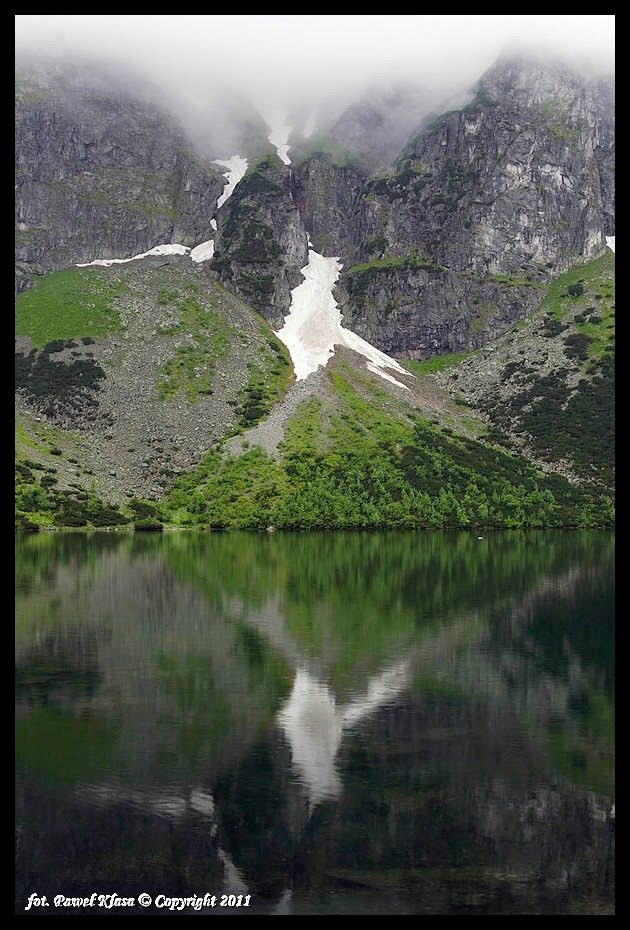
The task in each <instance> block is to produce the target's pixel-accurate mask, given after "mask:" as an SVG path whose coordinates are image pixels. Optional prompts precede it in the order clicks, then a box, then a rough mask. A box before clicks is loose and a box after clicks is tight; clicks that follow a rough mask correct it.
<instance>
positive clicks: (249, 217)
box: [212, 156, 308, 328]
mask: <svg viewBox="0 0 630 930" xmlns="http://www.w3.org/2000/svg"><path fill="white" fill-rule="evenodd" d="M292 184H293V182H292V173H291V172H290V171H289V170H288V169H287V168H285V167H284V165H283V164H282V162H280V160H279V159H278V158H276V157H275V156H269V157H268V158H265V159H263V160H262V161H261V162H259V164H258V165H257V166H256V167H255V168H254V169H253V170H252V171H250V172H249V173H248V174H246V175H245V177H244V178H243V180H242V181H241V182H240V183H239V184H238V186H237V188H236V190H235V192H234V194H233V195H232V197H231V198H230V199H229V200H228V201H227V202H226V204H225V207H224V208H223V209H222V210H221V212H220V214H219V219H218V230H217V233H216V236H215V240H214V242H215V252H214V260H213V263H212V269H213V271H215V272H216V273H217V274H218V275H219V277H220V278H221V280H222V281H223V282H224V283H225V284H226V285H227V286H228V287H230V288H231V289H232V290H233V291H234V292H235V293H236V294H238V295H239V297H242V298H243V299H244V300H246V301H247V302H248V303H250V304H251V305H252V306H253V307H255V308H256V310H258V311H259V312H260V313H262V315H263V316H264V317H265V318H266V319H267V320H268V321H269V322H270V323H271V324H272V325H273V326H274V327H276V328H278V327H280V326H282V322H283V318H284V316H285V315H286V314H287V312H288V310H289V306H290V304H291V288H293V287H296V286H297V285H298V284H300V283H301V282H302V280H303V278H302V275H301V274H300V268H303V267H304V265H305V264H306V263H307V261H308V239H307V234H306V229H305V227H304V223H303V222H302V219H301V217H300V213H299V211H298V208H297V206H296V204H295V202H294V197H293V186H292Z"/></svg>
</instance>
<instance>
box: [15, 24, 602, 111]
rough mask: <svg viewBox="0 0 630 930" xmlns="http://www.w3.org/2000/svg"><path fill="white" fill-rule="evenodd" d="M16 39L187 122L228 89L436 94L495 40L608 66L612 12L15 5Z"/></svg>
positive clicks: (309, 103) (260, 105)
mask: <svg viewBox="0 0 630 930" xmlns="http://www.w3.org/2000/svg"><path fill="white" fill-rule="evenodd" d="M16 49H17V54H18V57H19V56H20V55H21V54H23V53H24V52H35V53H45V54H46V55H49V56H53V57H55V58H61V59H62V60H64V59H67V60H72V59H74V58H76V57H77V56H81V57H88V58H94V59H96V60H98V61H100V62H105V63H109V64H110V65H111V64H113V65H114V66H122V67H124V68H125V70H128V69H130V68H131V69H134V70H136V71H137V72H138V73H139V74H140V75H141V76H142V77H143V78H145V79H148V80H150V81H151V82H153V83H154V84H155V85H157V87H158V88H159V91H160V94H161V95H162V96H163V99H164V100H165V101H167V102H168V104H169V106H171V107H173V108H174V109H176V110H177V111H178V113H179V115H180V117H181V118H182V119H183V120H184V122H185V123H186V124H187V126H188V128H191V127H194V126H195V125H196V124H198V122H199V119H200V118H201V117H202V116H203V114H206V115H207V114H208V113H216V114H217V116H216V118H217V119H219V118H220V117H219V116H218V114H219V113H220V112H221V108H222V106H224V105H225V101H226V100H227V99H228V98H229V99H230V100H231V101H234V100H237V99H239V98H241V100H242V101H243V105H244V106H245V105H246V104H249V103H253V104H254V105H255V106H256V107H257V109H258V110H262V111H263V112H264V111H265V110H268V109H269V108H270V107H276V108H277V107H281V108H284V109H286V110H287V111H290V112H293V113H295V112H299V113H301V114H305V113H307V112H310V111H312V110H313V109H315V110H317V112H318V113H319V114H320V116H319V120H320V122H321V121H323V122H327V121H328V122H330V120H331V119H332V118H333V117H334V116H335V115H336V114H338V113H339V112H340V111H341V110H342V109H343V107H345V106H346V105H347V104H348V103H349V102H350V101H352V100H353V99H356V98H357V97H359V96H361V95H362V94H365V93H366V92H369V93H374V92H375V89H386V88H389V87H393V86H396V85H398V84H400V83H404V84H407V85H414V86H419V87H422V88H423V89H424V90H425V91H427V92H428V93H429V94H430V95H431V97H432V99H434V100H435V103H436V105H438V103H439V101H440V100H441V99H447V98H449V97H450V96H452V95H457V94H458V93H461V92H462V91H464V90H465V89H466V88H467V87H469V86H470V85H471V84H472V83H473V82H474V81H475V80H476V79H477V78H479V76H480V75H481V74H482V72H483V71H484V70H485V69H486V68H487V67H488V66H489V65H490V64H492V62H493V60H494V59H495V58H496V57H497V56H498V55H499V54H500V53H501V52H503V51H505V50H511V49H517V50H520V51H533V52H537V53H544V54H553V55H557V56H561V57H563V58H569V59H570V60H572V61H574V62H577V63H578V64H579V65H580V67H586V68H590V69H595V70H604V71H608V72H610V71H611V70H612V68H613V61H614V59H613V56H614V17H613V16H610V15H606V16H577V15H564V16H562V15H553V16H542V15H530V16H521V15H503V16H493V15H442V16H385V15H382V16H347V15H339V16H335V15H320V16H311V15H290V16H289V15H274V16H271V15H270V16H247V15H240V16H234V15H232V16H219V15H205V16H196V15H195V16H193V15H181V16H180V15H144V16H137V15H133V16H131V15H130V16H123V15H100V14H99V15H84V16H82V15H74V16H70V15H68V16H61V15H52V16H43V15H40V16H38V15H19V16H16Z"/></svg>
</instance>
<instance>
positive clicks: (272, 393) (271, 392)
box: [236, 331, 293, 432]
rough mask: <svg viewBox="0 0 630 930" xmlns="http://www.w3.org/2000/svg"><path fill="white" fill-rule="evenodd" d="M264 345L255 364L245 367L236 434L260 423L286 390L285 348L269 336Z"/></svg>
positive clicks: (288, 377) (288, 368)
mask: <svg viewBox="0 0 630 930" xmlns="http://www.w3.org/2000/svg"><path fill="white" fill-rule="evenodd" d="M263 332H264V331H263ZM265 335H267V334H266V333H265ZM267 345H268V346H269V350H270V351H263V352H262V353H261V355H260V357H259V361H258V363H254V362H250V363H249V365H248V366H247V367H248V369H249V380H248V382H247V384H246V385H245V387H244V388H243V390H242V391H241V393H240V395H239V401H238V406H237V408H236V413H237V427H236V429H237V431H238V432H240V431H241V430H243V429H247V428H248V427H250V426H255V424H256V423H259V422H260V420H263V419H264V418H265V417H266V416H267V414H268V413H270V411H271V409H272V408H273V406H274V405H275V404H276V403H278V401H279V400H281V399H282V397H283V396H284V394H285V393H286V391H287V389H288V387H289V383H290V381H291V378H292V375H293V366H292V364H291V358H290V356H289V353H288V350H287V348H286V346H285V345H284V344H283V343H282V342H280V340H279V339H278V338H277V337H276V336H275V335H274V334H273V333H272V334H271V335H268V336H267Z"/></svg>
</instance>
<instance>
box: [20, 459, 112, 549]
mask: <svg viewBox="0 0 630 930" xmlns="http://www.w3.org/2000/svg"><path fill="white" fill-rule="evenodd" d="M56 483H57V478H56V477H55V469H54V468H51V467H48V466H45V465H41V464H40V463H38V462H34V461H31V460H29V459H20V458H18V460H17V461H16V464H15V527H16V529H17V530H23V531H26V532H36V531H37V530H38V529H40V528H41V527H51V526H60V527H61V526H94V527H96V526H115V525H120V524H125V523H129V517H128V516H126V515H125V514H123V513H122V512H121V510H120V508H119V507H118V506H117V505H116V504H111V503H108V502H105V501H103V500H102V499H101V498H100V497H99V495H98V493H97V491H96V488H91V489H89V490H83V489H81V488H79V487H76V488H69V489H68V490H65V491H62V490H57V489H56V488H55V484H56Z"/></svg>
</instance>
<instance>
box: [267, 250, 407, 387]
mask: <svg viewBox="0 0 630 930" xmlns="http://www.w3.org/2000/svg"><path fill="white" fill-rule="evenodd" d="M341 267H342V265H341V262H340V261H339V259H338V258H324V256H323V255H320V254H319V253H318V252H315V251H314V250H313V249H309V252H308V264H307V265H305V266H304V268H302V274H303V275H304V281H303V282H302V284H298V286H297V287H294V288H293V290H292V291H291V306H290V308H289V313H288V315H287V316H286V317H285V321H284V326H283V327H282V328H281V329H280V330H279V331H278V332H277V333H276V335H277V336H278V338H279V339H281V340H282V342H284V344H285V345H286V347H287V348H288V350H289V352H290V354H291V359H292V361H293V367H294V369H295V378H296V380H297V381H303V380H304V379H305V378H307V377H308V376H309V375H310V374H311V372H313V371H316V370H317V369H318V368H319V367H320V366H321V367H324V368H325V367H326V365H327V364H328V361H329V359H330V358H331V357H332V356H333V355H334V354H335V346H337V345H342V346H347V348H349V349H352V350H353V351H354V352H357V353H358V354H359V355H362V356H363V357H364V358H365V359H367V362H368V368H369V370H370V371H373V372H374V373H375V374H377V375H380V377H381V378H384V379H385V380H386V381H391V382H393V383H394V384H396V385H398V387H402V388H404V389H405V390H406V391H408V390H409V388H408V387H407V385H406V384H403V383H402V382H401V381H398V380H397V379H396V378H394V377H393V376H392V375H391V374H389V373H388V371H397V372H400V374H403V375H406V376H407V377H409V376H410V373H409V372H408V371H407V370H406V369H405V368H403V367H402V366H401V365H399V364H398V362H397V361H395V359H393V358H390V356H389V355H385V353H384V352H381V351H380V350H379V349H377V348H375V346H373V345H370V343H369V342H366V341H365V339H362V338H361V337H360V336H357V334H356V333H353V332H351V330H349V329H346V328H345V327H344V326H342V325H341V311H340V310H339V307H338V306H337V303H336V301H335V299H334V297H333V295H332V289H333V287H334V285H335V282H336V281H337V278H338V277H339V272H340V271H341ZM385 369H387V370H385Z"/></svg>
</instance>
